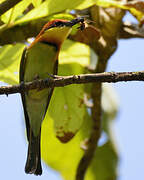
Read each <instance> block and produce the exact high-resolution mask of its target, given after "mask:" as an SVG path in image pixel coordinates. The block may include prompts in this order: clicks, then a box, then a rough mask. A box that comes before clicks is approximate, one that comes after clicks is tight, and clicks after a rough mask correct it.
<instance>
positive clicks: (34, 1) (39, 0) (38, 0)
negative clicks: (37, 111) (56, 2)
mask: <svg viewBox="0 0 144 180" xmlns="http://www.w3.org/2000/svg"><path fill="white" fill-rule="evenodd" d="M41 3H42V0H32V4H33V5H34V7H38V6H39V5H40V4H41Z"/></svg>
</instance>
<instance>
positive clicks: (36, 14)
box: [16, 0, 91, 24]
mask: <svg viewBox="0 0 144 180" xmlns="http://www.w3.org/2000/svg"><path fill="white" fill-rule="evenodd" d="M85 1H87V6H88V0H85ZM85 1H84V0H72V1H71V2H70V1H69V0H63V1H61V0H47V1H45V2H43V3H42V4H41V5H40V6H38V7H37V8H35V9H33V10H31V11H30V12H29V13H27V14H26V15H25V16H24V17H22V18H21V19H20V20H18V21H17V22H16V24H19V23H23V22H28V21H31V20H34V19H38V18H42V17H45V16H50V15H52V14H56V13H60V12H63V11H66V10H68V9H69V10H71V9H75V8H76V7H77V6H79V5H80V4H83V3H84V2H85ZM89 4H91V2H90V3H89Z"/></svg>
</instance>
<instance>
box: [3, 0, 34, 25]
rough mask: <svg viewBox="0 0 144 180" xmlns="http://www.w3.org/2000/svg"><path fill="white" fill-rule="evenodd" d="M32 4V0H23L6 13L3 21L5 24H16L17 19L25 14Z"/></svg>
mask: <svg viewBox="0 0 144 180" xmlns="http://www.w3.org/2000/svg"><path fill="white" fill-rule="evenodd" d="M31 2H32V0H23V1H21V2H19V3H18V4H17V5H16V6H14V7H13V8H11V9H10V10H9V11H7V12H6V13H4V14H3V15H2V16H1V20H2V21H3V22H4V23H10V22H14V21H15V19H16V18H18V17H20V16H21V15H22V14H23V12H24V10H25V9H26V8H27V7H28V6H29V5H30V3H31Z"/></svg>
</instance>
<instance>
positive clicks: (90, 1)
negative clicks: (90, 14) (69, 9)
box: [76, 0, 96, 10]
mask: <svg viewBox="0 0 144 180" xmlns="http://www.w3.org/2000/svg"><path fill="white" fill-rule="evenodd" d="M95 1H96V0H85V1H83V2H82V3H81V4H80V5H78V6H77V7H76V9H80V10H82V9H85V8H88V7H90V6H92V5H94V4H95Z"/></svg>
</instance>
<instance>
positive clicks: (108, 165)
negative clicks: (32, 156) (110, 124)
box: [42, 107, 118, 180]
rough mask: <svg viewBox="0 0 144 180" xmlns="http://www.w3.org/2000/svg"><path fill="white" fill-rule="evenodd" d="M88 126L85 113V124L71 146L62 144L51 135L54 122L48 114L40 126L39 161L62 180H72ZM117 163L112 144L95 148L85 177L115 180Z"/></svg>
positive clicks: (89, 121) (87, 116)
mask: <svg viewBox="0 0 144 180" xmlns="http://www.w3.org/2000/svg"><path fill="white" fill-rule="evenodd" d="M55 108H57V107H55ZM55 111H56V109H55ZM91 126H92V122H91V118H90V116H89V115H88V114H87V112H85V116H84V123H83V125H82V127H81V129H80V131H79V132H78V133H77V134H76V136H75V137H74V138H73V139H72V140H71V141H70V142H68V143H66V144H61V143H60V142H59V141H58V140H57V138H56V137H55V135H54V133H53V120H52V119H51V118H50V117H49V116H48V114H47V117H46V119H45V120H44V122H43V125H42V158H43V160H44V162H45V163H46V164H47V165H49V166H50V167H51V168H53V169H55V170H57V171H59V172H60V173H61V175H62V177H63V179H65V180H75V175H76V169H77V166H78V163H79V161H80V159H81V157H82V156H83V153H84V151H83V150H82V148H81V144H82V141H83V140H85V139H87V138H88V137H89V135H90V131H91ZM117 161H118V157H117V152H116V150H115V147H114V146H113V144H112V142H111V141H107V142H106V143H105V144H104V145H102V146H100V147H98V148H97V151H96V153H95V156H94V159H93V161H92V163H91V165H90V167H89V169H88V171H87V173H86V180H96V179H98V180H107V179H112V180H114V179H116V174H117Z"/></svg>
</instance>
